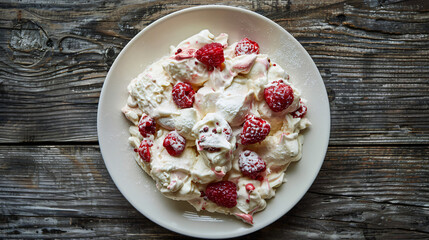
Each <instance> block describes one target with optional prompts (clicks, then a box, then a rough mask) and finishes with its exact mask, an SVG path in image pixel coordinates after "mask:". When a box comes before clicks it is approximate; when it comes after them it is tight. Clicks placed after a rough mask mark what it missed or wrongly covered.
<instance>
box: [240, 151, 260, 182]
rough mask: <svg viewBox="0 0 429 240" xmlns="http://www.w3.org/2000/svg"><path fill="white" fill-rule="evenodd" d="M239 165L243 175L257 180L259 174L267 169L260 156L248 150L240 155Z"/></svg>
mask: <svg viewBox="0 0 429 240" xmlns="http://www.w3.org/2000/svg"><path fill="white" fill-rule="evenodd" d="M238 165H239V167H240V171H241V173H243V175H244V176H247V177H249V178H251V179H257V178H258V177H259V174H260V173H261V172H263V171H265V169H266V168H267V166H266V164H265V162H264V161H263V160H262V159H261V158H260V157H259V156H258V154H256V153H255V152H252V151H250V150H246V151H244V152H242V153H241V154H240V157H239V158H238ZM246 189H247V186H246Z"/></svg>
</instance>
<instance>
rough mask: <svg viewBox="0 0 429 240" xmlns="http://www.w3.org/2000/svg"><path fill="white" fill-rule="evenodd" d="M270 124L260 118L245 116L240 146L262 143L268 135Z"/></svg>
mask: <svg viewBox="0 0 429 240" xmlns="http://www.w3.org/2000/svg"><path fill="white" fill-rule="evenodd" d="M270 129H271V126H270V124H269V123H268V122H267V121H265V120H264V119H262V118H258V117H255V116H253V115H247V116H246V121H245V122H244V125H243V131H242V132H241V144H243V145H249V144H253V143H258V142H262V141H263V140H264V139H265V138H266V137H267V135H268V134H269V133H270Z"/></svg>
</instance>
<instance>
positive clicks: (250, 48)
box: [235, 38, 259, 56]
mask: <svg viewBox="0 0 429 240" xmlns="http://www.w3.org/2000/svg"><path fill="white" fill-rule="evenodd" d="M252 53H256V54H258V53H259V44H258V43H257V42H255V41H252V40H250V39H248V38H243V39H241V41H240V42H238V43H237V45H236V46H235V55H237V56H241V55H244V54H252Z"/></svg>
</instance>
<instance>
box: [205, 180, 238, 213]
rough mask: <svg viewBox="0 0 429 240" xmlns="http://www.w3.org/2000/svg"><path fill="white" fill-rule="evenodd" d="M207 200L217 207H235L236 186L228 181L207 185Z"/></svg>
mask: <svg viewBox="0 0 429 240" xmlns="http://www.w3.org/2000/svg"><path fill="white" fill-rule="evenodd" d="M205 194H206V196H207V198H208V199H209V200H210V201H212V202H214V203H216V204H217V205H219V206H222V207H227V208H232V207H235V205H237V186H236V185H235V183H233V182H230V181H221V182H215V183H210V184H209V185H207V188H206V191H205Z"/></svg>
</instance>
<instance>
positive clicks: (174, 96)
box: [122, 30, 310, 224]
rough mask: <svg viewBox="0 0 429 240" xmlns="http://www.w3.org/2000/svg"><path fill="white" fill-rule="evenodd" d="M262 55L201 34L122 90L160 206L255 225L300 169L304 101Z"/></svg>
mask: <svg viewBox="0 0 429 240" xmlns="http://www.w3.org/2000/svg"><path fill="white" fill-rule="evenodd" d="M260 52H261V51H260V46H259V44H258V43H257V42H255V41H253V40H250V39H248V38H243V39H242V40H240V41H239V42H235V43H233V44H228V35H227V34H225V33H222V34H220V35H218V36H214V35H213V34H211V33H210V32H209V31H208V30H202V31H201V32H199V33H198V34H195V35H193V36H191V37H189V38H187V39H185V40H184V41H182V42H181V43H179V44H178V45H177V46H175V47H173V46H172V47H171V49H170V54H169V55H168V56H165V57H163V58H161V59H160V60H158V61H156V62H154V63H153V64H151V65H150V66H148V67H147V68H146V69H145V70H144V71H143V72H142V73H141V74H139V75H138V76H137V77H136V78H135V79H133V80H132V81H131V83H130V84H129V86H128V92H129V97H128V100H127V103H126V105H125V106H124V107H123V108H122V112H123V113H124V115H125V117H126V118H127V119H128V120H129V121H130V122H131V123H132V126H130V128H129V132H130V135H131V136H130V137H129V143H130V145H131V146H132V147H133V148H134V152H135V160H136V162H137V163H138V165H139V166H140V167H141V168H142V169H143V170H144V171H145V172H146V173H147V174H149V175H150V176H151V177H152V178H153V179H154V181H155V184H156V187H157V188H158V190H159V191H160V192H161V193H162V194H163V195H164V196H166V197H168V198H171V199H174V200H183V201H188V202H189V203H190V204H191V205H193V206H194V207H195V208H196V209H197V210H199V211H200V210H206V211H210V212H219V213H223V214H231V215H234V216H236V217H238V218H240V219H242V220H243V221H245V222H247V223H250V224H253V214H254V213H256V212H258V211H261V210H263V209H264V208H265V207H266V204H267V202H266V200H268V199H270V198H272V197H274V195H275V190H276V188H278V187H279V186H280V185H281V184H282V183H283V182H285V181H286V178H285V171H286V169H287V168H288V166H289V164H290V163H291V162H294V161H298V160H300V159H301V154H302V145H303V140H304V139H303V138H304V137H303V135H302V131H303V130H304V129H306V128H307V127H308V126H309V125H310V122H309V121H308V119H307V118H306V113H307V106H306V101H305V99H304V98H302V97H301V93H300V91H299V90H298V89H296V88H295V87H294V86H293V85H292V84H291V82H290V79H289V75H288V74H287V73H286V72H285V70H284V69H283V68H282V67H280V66H279V65H278V64H276V63H274V62H273V61H271V59H270V58H269V57H268V56H267V55H265V54H262V53H260Z"/></svg>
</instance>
